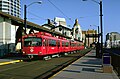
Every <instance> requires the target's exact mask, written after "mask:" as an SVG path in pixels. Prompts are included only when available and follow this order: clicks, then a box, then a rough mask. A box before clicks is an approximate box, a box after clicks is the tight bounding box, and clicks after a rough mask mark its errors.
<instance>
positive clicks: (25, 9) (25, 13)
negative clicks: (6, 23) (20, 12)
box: [21, 1, 42, 52]
mask: <svg viewBox="0 0 120 79" xmlns="http://www.w3.org/2000/svg"><path fill="white" fill-rule="evenodd" d="M34 3H38V4H41V3H42V1H38V2H32V3H31V4H29V5H24V28H25V33H26V28H27V23H26V20H27V18H26V16H27V7H29V6H30V5H32V4H34ZM22 29H23V28H21V52H22Z"/></svg>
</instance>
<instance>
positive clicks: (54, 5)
mask: <svg viewBox="0 0 120 79" xmlns="http://www.w3.org/2000/svg"><path fill="white" fill-rule="evenodd" d="M48 1H49V2H50V3H51V4H52V5H53V6H54V7H55V8H56V9H57V10H58V11H60V12H61V13H62V14H63V15H64V16H65V17H66V18H68V19H69V20H70V21H71V18H70V17H68V16H67V15H66V14H65V13H64V12H63V11H62V10H61V9H59V8H58V7H57V6H56V5H55V4H54V3H53V2H51V1H50V0H48Z"/></svg>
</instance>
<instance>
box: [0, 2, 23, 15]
mask: <svg viewBox="0 0 120 79" xmlns="http://www.w3.org/2000/svg"><path fill="white" fill-rule="evenodd" d="M20 8H21V7H20V0H0V11H2V12H4V13H7V14H9V15H12V16H16V17H20Z"/></svg>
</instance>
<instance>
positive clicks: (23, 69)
mask: <svg viewBox="0 0 120 79" xmlns="http://www.w3.org/2000/svg"><path fill="white" fill-rule="evenodd" d="M88 51H90V49H87V50H83V51H81V52H79V53H75V54H69V55H67V56H63V57H60V58H53V59H51V60H48V61H44V60H35V61H30V62H20V63H15V64H10V65H5V66H0V79H47V78H49V77H50V76H52V75H53V74H55V73H56V72H58V71H59V70H61V69H63V68H64V67H66V66H68V65H69V64H71V63H72V62H74V61H75V60H77V59H78V58H80V57H81V56H83V55H84V54H86V53H87V52H88Z"/></svg>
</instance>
